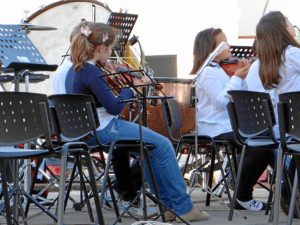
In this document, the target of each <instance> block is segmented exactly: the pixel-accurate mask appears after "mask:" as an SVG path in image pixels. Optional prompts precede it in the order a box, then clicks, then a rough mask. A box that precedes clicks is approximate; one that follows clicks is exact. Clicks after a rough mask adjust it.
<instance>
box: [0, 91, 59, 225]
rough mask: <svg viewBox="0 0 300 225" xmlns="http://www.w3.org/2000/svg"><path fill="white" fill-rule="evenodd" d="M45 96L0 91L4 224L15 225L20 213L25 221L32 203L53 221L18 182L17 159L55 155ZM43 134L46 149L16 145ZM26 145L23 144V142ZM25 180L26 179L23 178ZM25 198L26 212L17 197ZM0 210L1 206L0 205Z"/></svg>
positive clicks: (48, 213) (0, 158) (0, 157)
mask: <svg viewBox="0 0 300 225" xmlns="http://www.w3.org/2000/svg"><path fill="white" fill-rule="evenodd" d="M48 110H49V109H48V99H47V96H46V95H43V94H35V93H18V92H1V93H0V146H1V149H0V165H1V179H2V190H3V199H4V205H5V213H6V221H7V224H8V225H10V224H16V223H18V220H19V218H18V217H19V215H18V214H19V213H21V216H22V217H23V219H24V224H27V221H26V216H27V212H28V208H29V204H30V203H31V202H32V203H34V204H35V205H36V206H37V207H39V208H40V209H41V210H43V212H45V213H46V214H47V215H49V216H50V217H51V218H52V219H54V220H55V221H56V220H57V218H56V216H55V215H54V214H53V213H51V212H50V211H48V210H46V209H45V208H44V207H43V206H42V205H41V204H40V203H39V202H38V201H37V200H36V199H35V198H34V197H32V196H31V195H30V194H28V193H27V192H25V191H24V190H23V188H22V185H21V184H19V180H18V179H19V178H18V177H19V173H18V172H19V167H18V164H19V160H20V159H31V158H33V157H35V158H42V157H47V156H49V155H52V154H54V155H56V153H55V151H54V149H53V147H52V144H51V141H50V122H49V111H48ZM40 137H42V138H43V139H45V143H46V144H45V146H46V149H34V150H33V149H26V148H25V149H21V148H18V145H20V144H24V143H30V142H32V141H36V139H38V138H40ZM24 146H26V145H24ZM10 162H12V164H13V168H12V172H13V180H14V182H13V184H12V185H9V187H10V190H11V191H8V185H7V176H8V175H9V172H10V169H8V168H9V164H10ZM39 162H41V160H39ZM39 165H40V163H38V164H37V166H36V169H35V173H34V177H33V184H32V187H33V186H34V183H35V180H36V176H37V171H38V167H39ZM25 182H28V181H25ZM21 195H23V196H25V197H26V198H27V199H28V202H27V206H26V210H25V211H26V212H25V211H24V208H23V206H22V202H21V199H20V196H21ZM12 198H13V200H14V205H13V216H12V215H11V208H10V200H11V199H12ZM1 210H2V207H1Z"/></svg>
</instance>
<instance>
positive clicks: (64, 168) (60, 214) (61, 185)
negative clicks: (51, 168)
mask: <svg viewBox="0 0 300 225" xmlns="http://www.w3.org/2000/svg"><path fill="white" fill-rule="evenodd" d="M65 145H67V144H65ZM68 150H69V149H68V147H67V146H64V147H63V148H62V150H61V165H60V181H59V193H58V206H57V211H58V212H57V214H58V216H57V225H63V224H64V197H65V188H66V181H65V180H66V171H67V158H68Z"/></svg>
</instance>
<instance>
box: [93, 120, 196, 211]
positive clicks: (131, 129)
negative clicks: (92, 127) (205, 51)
mask: <svg viewBox="0 0 300 225" xmlns="http://www.w3.org/2000/svg"><path fill="white" fill-rule="evenodd" d="M142 131H143V132H142V138H143V141H144V142H148V143H151V144H153V145H154V146H156V148H155V149H153V150H152V151H150V152H149V157H150V161H151V165H152V167H153V170H154V175H155V178H156V181H157V186H158V191H159V194H160V197H161V200H162V202H163V203H164V204H165V205H166V206H167V207H168V208H171V209H173V210H175V212H176V213H177V214H178V215H183V214H185V213H187V212H189V211H191V210H192V208H193V204H192V201H191V198H190V196H189V195H188V194H187V192H186V186H185V182H184V179H183V177H182V174H181V172H180V169H179V166H178V162H177V159H176V156H175V151H174V148H173V146H172V144H171V142H170V141H169V139H168V138H166V137H164V136H162V135H160V134H158V133H156V132H154V131H152V130H150V129H148V128H146V127H142ZM98 135H99V137H100V140H101V142H102V143H104V144H107V143H110V142H112V141H115V140H139V138H140V134H139V125H138V124H136V123H133V122H129V121H125V120H122V119H118V118H115V119H113V120H112V121H111V122H110V123H109V124H108V125H107V126H106V127H105V128H104V129H102V130H100V131H98ZM144 165H145V176H146V179H147V181H148V183H149V185H150V188H151V189H152V190H153V188H152V187H153V185H152V183H151V179H150V174H149V169H148V165H147V163H145V164H144Z"/></svg>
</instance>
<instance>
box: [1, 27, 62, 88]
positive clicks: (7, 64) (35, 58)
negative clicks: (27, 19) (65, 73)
mask: <svg viewBox="0 0 300 225" xmlns="http://www.w3.org/2000/svg"><path fill="white" fill-rule="evenodd" d="M0 60H1V63H2V68H1V69H2V70H3V71H12V72H14V75H15V76H14V83H15V91H19V80H20V79H19V72H20V71H21V70H25V69H28V70H32V71H55V70H56V68H57V65H49V64H47V63H46V61H45V59H44V58H43V57H42V55H41V54H40V53H39V51H38V49H37V48H36V47H35V46H34V45H33V43H32V42H31V40H30V39H29V38H28V37H27V35H26V33H25V31H24V30H23V29H22V28H21V27H20V26H18V25H7V24H5V25H4V24H0Z"/></svg>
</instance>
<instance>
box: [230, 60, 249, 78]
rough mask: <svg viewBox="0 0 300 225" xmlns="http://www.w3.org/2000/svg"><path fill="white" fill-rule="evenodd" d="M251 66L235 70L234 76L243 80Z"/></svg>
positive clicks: (247, 65)
mask: <svg viewBox="0 0 300 225" xmlns="http://www.w3.org/2000/svg"><path fill="white" fill-rule="evenodd" d="M250 66H251V63H247V64H246V65H245V66H243V67H241V68H239V69H237V70H236V71H235V72H234V74H233V75H234V76H238V77H240V78H241V79H245V78H246V76H247V74H248V71H249V68H250Z"/></svg>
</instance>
